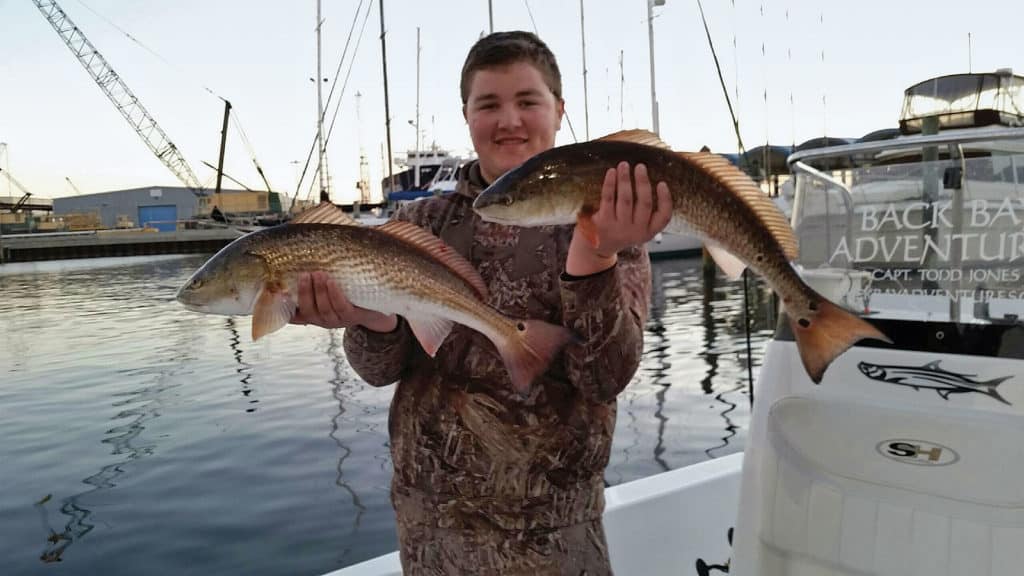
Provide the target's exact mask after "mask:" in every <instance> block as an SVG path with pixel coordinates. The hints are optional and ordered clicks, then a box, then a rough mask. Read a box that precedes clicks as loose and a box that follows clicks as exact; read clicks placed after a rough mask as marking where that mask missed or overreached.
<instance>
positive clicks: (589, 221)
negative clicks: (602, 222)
mask: <svg viewBox="0 0 1024 576" xmlns="http://www.w3.org/2000/svg"><path fill="white" fill-rule="evenodd" d="M576 227H577V228H579V229H580V234H583V237H584V238H586V240H587V242H589V243H590V245H591V246H592V247H594V248H597V241H598V239H597V226H595V225H594V217H593V214H587V213H583V212H580V213H579V214H577V215H576Z"/></svg>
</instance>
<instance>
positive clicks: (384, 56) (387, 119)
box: [379, 0, 395, 201]
mask: <svg viewBox="0 0 1024 576" xmlns="http://www.w3.org/2000/svg"><path fill="white" fill-rule="evenodd" d="M379 4H380V60H381V64H382V66H383V67H384V127H385V132H386V134H387V141H388V159H387V162H386V164H387V166H388V180H389V181H390V186H389V189H390V190H391V192H394V191H395V167H394V161H393V158H394V155H393V154H392V152H391V106H390V104H389V103H388V48H387V44H386V43H385V42H384V0H380V2H379ZM384 200H385V201H387V195H386V194H385V195H384Z"/></svg>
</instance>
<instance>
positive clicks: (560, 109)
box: [555, 98, 565, 131]
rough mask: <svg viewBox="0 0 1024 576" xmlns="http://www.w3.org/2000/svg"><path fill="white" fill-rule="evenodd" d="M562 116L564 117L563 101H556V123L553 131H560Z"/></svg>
mask: <svg viewBox="0 0 1024 576" xmlns="http://www.w3.org/2000/svg"><path fill="white" fill-rule="evenodd" d="M562 116H565V100H563V99H561V98H559V99H558V122H557V123H556V124H555V130H556V131H558V130H561V129H562Z"/></svg>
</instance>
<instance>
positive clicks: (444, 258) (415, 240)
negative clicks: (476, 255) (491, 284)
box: [375, 220, 487, 300]
mask: <svg viewBox="0 0 1024 576" xmlns="http://www.w3.org/2000/svg"><path fill="white" fill-rule="evenodd" d="M375 229H376V230H379V231H381V232H383V233H385V234H387V235H388V236H391V237H392V238H396V239H398V240H400V241H402V242H404V243H405V244H408V245H410V246H412V247H414V248H417V249H419V250H420V251H421V252H423V253H424V254H427V255H428V256H430V257H432V258H433V259H434V260H436V261H438V262H440V263H441V264H442V265H444V266H445V267H447V268H448V269H449V270H451V271H452V272H454V273H455V274H456V275H457V276H458V277H459V278H462V280H463V281H465V282H466V283H467V284H469V285H470V287H472V288H473V291H474V292H476V294H477V296H479V298H480V300H487V285H486V284H484V280H483V278H481V277H480V273H479V272H477V271H476V268H473V265H472V264H471V263H470V262H469V260H466V259H465V258H464V257H463V256H462V255H461V254H459V253H458V252H456V251H455V249H454V248H452V247H451V246H449V245H447V244H445V243H444V241H443V240H441V239H440V238H438V237H437V236H434V235H433V234H431V233H430V232H429V231H427V230H424V229H423V228H420V227H419V226H417V225H415V224H413V223H412V222H405V221H403V220H389V221H388V222H386V223H384V224H381V225H380V226H376V227H375Z"/></svg>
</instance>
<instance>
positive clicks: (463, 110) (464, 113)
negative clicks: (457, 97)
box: [462, 103, 469, 122]
mask: <svg viewBox="0 0 1024 576" xmlns="http://www.w3.org/2000/svg"><path fill="white" fill-rule="evenodd" d="M462 119H463V120H465V121H466V122H469V118H466V104H465V103H463V104H462Z"/></svg>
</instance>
